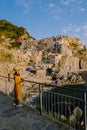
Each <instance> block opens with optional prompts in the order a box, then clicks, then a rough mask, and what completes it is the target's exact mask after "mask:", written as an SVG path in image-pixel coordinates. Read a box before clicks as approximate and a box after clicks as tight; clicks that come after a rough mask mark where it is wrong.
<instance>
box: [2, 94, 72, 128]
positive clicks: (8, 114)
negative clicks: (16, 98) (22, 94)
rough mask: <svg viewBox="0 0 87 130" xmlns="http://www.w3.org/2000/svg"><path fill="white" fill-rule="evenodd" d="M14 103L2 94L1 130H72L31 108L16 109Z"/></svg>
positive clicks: (24, 106)
mask: <svg viewBox="0 0 87 130" xmlns="http://www.w3.org/2000/svg"><path fill="white" fill-rule="evenodd" d="M12 102H13V99H12V98H11V97H10V96H7V95H5V94H3V93H2V92H0V130H70V129H69V128H67V127H66V126H63V125H62V124H59V123H54V122H53V121H52V120H50V119H48V118H46V117H45V116H41V115H40V114H39V113H38V112H36V111H35V110H33V109H32V108H30V107H29V106H26V105H23V106H22V107H14V106H12Z"/></svg>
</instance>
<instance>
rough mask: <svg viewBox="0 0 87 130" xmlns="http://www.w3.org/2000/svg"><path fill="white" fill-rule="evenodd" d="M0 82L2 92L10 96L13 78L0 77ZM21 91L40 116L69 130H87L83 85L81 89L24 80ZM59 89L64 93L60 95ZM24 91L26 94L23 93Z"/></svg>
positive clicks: (84, 88)
mask: <svg viewBox="0 0 87 130" xmlns="http://www.w3.org/2000/svg"><path fill="white" fill-rule="evenodd" d="M0 82H1V84H2V86H3V88H4V89H3V92H5V93H6V94H8V95H9V94H11V93H12V91H13V88H14V81H13V78H9V77H8V76H7V77H4V76H0ZM9 87H10V88H9ZM11 87H12V89H11ZM10 89H11V90H10ZM22 89H23V97H24V98H25V97H28V100H27V102H28V104H29V105H32V106H33V108H35V109H37V110H38V111H40V113H41V115H43V114H46V115H48V116H49V117H50V118H52V119H55V120H57V121H60V122H61V123H63V124H65V125H67V126H69V127H70V129H74V130H87V117H86V116H87V95H86V93H87V89H86V86H85V84H84V85H83V86H82V88H81V87H80V88H79V87H78V88H73V87H58V86H55V85H51V84H44V83H39V82H33V81H29V80H24V83H23V84H22ZM60 89H62V90H64V92H63V93H62V90H60ZM25 90H26V92H27V93H24V91H25ZM57 91H58V92H57ZM67 92H68V94H67ZM74 93H79V96H77V94H76V96H73V94H74Z"/></svg>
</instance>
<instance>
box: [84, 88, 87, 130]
mask: <svg viewBox="0 0 87 130" xmlns="http://www.w3.org/2000/svg"><path fill="white" fill-rule="evenodd" d="M86 114H87V112H86V89H85V90H84V130H87V129H86V128H87V127H86V121H87V119H86V116H87V115H86Z"/></svg>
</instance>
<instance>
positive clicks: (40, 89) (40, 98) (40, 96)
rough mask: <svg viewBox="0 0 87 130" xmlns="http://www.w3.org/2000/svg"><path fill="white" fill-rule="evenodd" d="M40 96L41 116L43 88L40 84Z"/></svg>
mask: <svg viewBox="0 0 87 130" xmlns="http://www.w3.org/2000/svg"><path fill="white" fill-rule="evenodd" d="M39 94H40V114H41V115H42V86H40V84H39Z"/></svg>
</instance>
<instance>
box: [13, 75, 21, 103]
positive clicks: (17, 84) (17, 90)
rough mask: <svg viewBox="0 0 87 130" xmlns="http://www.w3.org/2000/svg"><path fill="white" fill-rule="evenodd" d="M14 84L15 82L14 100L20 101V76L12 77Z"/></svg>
mask: <svg viewBox="0 0 87 130" xmlns="http://www.w3.org/2000/svg"><path fill="white" fill-rule="evenodd" d="M14 82H15V86H14V91H15V98H16V100H21V99H22V90H21V82H22V80H21V77H20V75H15V76H14Z"/></svg>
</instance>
